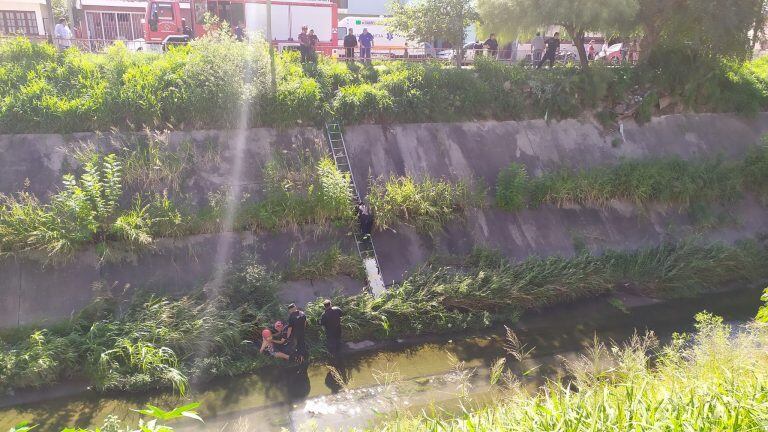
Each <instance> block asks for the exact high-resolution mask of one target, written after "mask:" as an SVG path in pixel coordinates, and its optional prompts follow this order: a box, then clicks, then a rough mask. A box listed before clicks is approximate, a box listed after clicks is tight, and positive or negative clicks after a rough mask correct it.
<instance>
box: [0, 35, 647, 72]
mask: <svg viewBox="0 0 768 432" xmlns="http://www.w3.org/2000/svg"><path fill="white" fill-rule="evenodd" d="M15 37H17V36H0V39H2V38H15ZM26 37H27V38H28V39H30V40H32V41H34V42H47V41H48V38H47V37H46V36H26ZM117 41H120V42H122V43H123V44H125V46H126V47H127V48H128V49H129V50H131V51H160V50H161V47H160V45H158V44H154V45H151V44H147V43H146V42H144V40H142V39H138V40H120V39H117V40H115V39H108V38H73V39H69V40H68V41H62V40H56V39H54V40H53V43H54V45H56V46H57V47H59V48H61V49H63V48H65V47H69V46H72V47H75V48H77V49H78V50H80V51H84V52H94V53H99V52H103V51H104V50H105V49H106V48H108V47H109V46H111V45H113V44H114V43H115V42H117ZM277 47H278V49H279V50H280V51H292V50H296V51H298V50H299V47H298V44H284V45H279V44H278V46H277ZM352 53H353V57H351V58H348V57H347V50H346V49H345V48H344V47H336V48H325V49H323V50H318V52H316V53H314V56H317V55H326V56H328V57H330V58H332V59H335V60H338V61H358V62H365V61H379V62H380V61H408V62H424V61H437V62H444V63H453V64H455V63H457V57H461V64H462V65H465V66H466V65H472V64H473V63H474V62H475V61H476V60H477V59H479V58H484V59H494V60H497V61H499V62H503V63H507V64H520V65H524V66H537V65H538V63H539V61H540V60H541V58H542V56H543V54H544V53H543V50H534V49H532V48H531V46H530V44H525V45H521V46H520V47H518V48H517V49H502V50H498V51H495V52H492V51H490V50H488V49H468V50H465V49H462V50H454V49H440V48H433V47H424V46H422V47H405V46H403V47H394V46H389V47H385V48H381V47H373V48H371V50H370V53H365V52H363V51H361V49H360V48H359V47H357V48H355V49H353V50H352ZM363 54H367V55H368V57H363ZM596 57H597V58H595V59H591V60H592V61H595V62H604V63H607V64H613V65H617V64H622V63H630V62H631V63H635V62H636V60H637V55H636V53H635V55H634V57H633V53H630V52H627V51H621V52H613V53H608V54H606V53H603V54H600V52H599V51H597V52H596ZM578 62H579V57H578V54H577V53H576V50H575V47H573V46H566V47H564V48H562V49H561V50H560V51H559V52H558V54H557V55H556V57H555V64H558V65H564V64H577V63H578ZM547 63H548V62H547Z"/></svg>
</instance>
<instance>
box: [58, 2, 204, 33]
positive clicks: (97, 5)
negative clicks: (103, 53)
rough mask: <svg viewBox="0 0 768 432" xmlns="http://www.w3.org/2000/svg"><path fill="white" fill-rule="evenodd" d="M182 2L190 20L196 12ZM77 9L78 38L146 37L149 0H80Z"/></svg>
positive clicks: (184, 12) (182, 9)
mask: <svg viewBox="0 0 768 432" xmlns="http://www.w3.org/2000/svg"><path fill="white" fill-rule="evenodd" d="M43 1H44V0H43ZM180 6H181V11H182V12H181V13H182V16H185V17H186V18H187V20H189V19H190V17H191V16H192V14H191V11H190V6H189V3H188V2H181V3H180ZM75 9H76V14H75V28H76V36H77V37H78V38H81V39H95V40H100V41H101V40H103V41H114V40H122V41H132V40H136V39H143V38H144V27H143V23H142V20H143V19H144V14H145V12H146V9H147V2H146V1H139V0H77V2H76V3H75Z"/></svg>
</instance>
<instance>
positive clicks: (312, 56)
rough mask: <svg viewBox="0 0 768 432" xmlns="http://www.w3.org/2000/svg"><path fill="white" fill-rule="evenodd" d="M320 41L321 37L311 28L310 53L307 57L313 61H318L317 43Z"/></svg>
mask: <svg viewBox="0 0 768 432" xmlns="http://www.w3.org/2000/svg"><path fill="white" fill-rule="evenodd" d="M318 42H320V39H318V38H317V35H316V34H315V30H314V29H309V54H308V56H307V57H309V61H311V62H312V63H317V43H318Z"/></svg>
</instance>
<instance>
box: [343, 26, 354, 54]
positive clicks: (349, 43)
mask: <svg viewBox="0 0 768 432" xmlns="http://www.w3.org/2000/svg"><path fill="white" fill-rule="evenodd" d="M356 46H357V37H356V36H355V31H354V30H352V29H349V34H347V35H346V36H344V51H345V54H346V57H347V61H352V60H354V59H355V47H356Z"/></svg>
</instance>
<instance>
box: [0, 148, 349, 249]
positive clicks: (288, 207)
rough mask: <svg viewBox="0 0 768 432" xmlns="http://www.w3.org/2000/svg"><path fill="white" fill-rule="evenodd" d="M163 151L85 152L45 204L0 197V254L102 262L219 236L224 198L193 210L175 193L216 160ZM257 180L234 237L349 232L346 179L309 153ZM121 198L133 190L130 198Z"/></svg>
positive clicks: (283, 160) (275, 165)
mask: <svg viewBox="0 0 768 432" xmlns="http://www.w3.org/2000/svg"><path fill="white" fill-rule="evenodd" d="M164 146H165V144H164V143H162V142H161V141H160V140H158V139H157V138H156V137H154V136H149V137H147V139H146V140H142V139H138V140H136V142H134V143H130V146H125V147H119V152H118V154H119V156H118V154H114V153H113V154H108V155H101V154H100V153H98V152H96V151H94V150H93V149H89V148H87V146H86V147H85V148H79V149H76V150H75V152H74V153H75V156H76V157H77V159H78V160H79V161H80V162H81V163H82V165H81V167H80V168H79V169H78V171H82V174H81V175H79V176H75V175H74V174H66V175H64V177H63V185H64V187H63V189H62V190H61V191H60V192H58V193H56V194H55V195H53V196H52V197H51V198H50V201H49V203H47V204H44V203H41V202H40V200H39V199H38V198H37V197H36V196H34V195H32V194H29V193H27V192H20V193H18V194H16V195H14V196H6V195H1V194H0V255H11V254H14V255H23V256H26V257H30V258H34V259H40V260H44V261H47V260H66V259H68V258H70V257H71V256H72V254H73V253H74V252H75V251H77V250H78V249H80V248H82V247H83V246H85V245H96V246H97V250H98V252H99V254H100V256H101V257H102V258H108V257H109V256H110V252H111V251H114V250H115V249H117V248H120V247H127V248H128V249H129V250H131V251H135V250H137V249H139V248H142V247H150V246H152V244H153V242H154V239H156V238H158V237H176V236H183V235H191V234H199V233H216V232H219V231H220V230H221V220H222V217H223V214H224V211H225V208H224V205H225V203H226V197H227V191H222V192H221V193H214V194H210V196H209V202H208V203H207V204H206V205H203V206H202V207H194V206H188V205H186V203H185V200H184V195H183V191H182V185H181V183H182V181H183V179H184V178H186V176H187V175H188V171H189V170H190V169H191V168H192V167H194V166H198V164H202V163H207V161H208V160H210V159H212V158H214V157H215V155H214V154H213V152H207V151H206V152H205V153H206V154H203V153H202V152H200V151H199V150H196V149H195V148H193V146H192V145H191V144H190V143H182V144H181V145H180V148H179V149H178V151H177V152H173V151H171V150H169V149H167V148H165V147H164ZM207 153H210V154H207ZM263 172H264V178H263V183H262V191H261V193H260V194H259V196H258V197H257V198H256V199H252V198H250V197H249V196H247V195H244V196H243V197H241V203H240V206H239V209H238V214H237V215H236V221H235V229H237V230H254V231H263V230H284V229H288V228H293V227H295V226H298V225H306V224H314V225H316V226H318V227H327V226H328V225H330V224H337V225H339V226H344V225H345V224H349V223H351V221H352V208H351V205H350V193H349V187H348V185H349V175H348V174H343V173H341V172H340V171H339V170H338V169H337V168H336V165H335V164H334V163H333V161H332V160H331V159H330V158H328V157H319V158H318V157H315V156H313V155H312V154H311V152H309V151H307V152H300V153H297V154H286V155H275V156H274V157H273V159H272V161H270V162H269V163H268V164H267V165H266V167H265V168H264V170H263ZM128 189H132V190H136V191H137V192H135V193H134V194H133V197H132V198H129V197H128V195H129V193H128V192H127V190H128ZM160 191H161V192H160ZM169 192H170V193H173V194H174V196H175V197H176V201H178V202H179V204H178V205H177V204H175V203H174V202H173V201H172V200H171V199H170V198H169ZM125 203H130V204H129V205H126V204H125Z"/></svg>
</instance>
